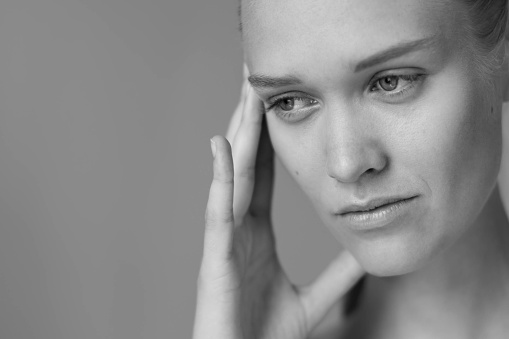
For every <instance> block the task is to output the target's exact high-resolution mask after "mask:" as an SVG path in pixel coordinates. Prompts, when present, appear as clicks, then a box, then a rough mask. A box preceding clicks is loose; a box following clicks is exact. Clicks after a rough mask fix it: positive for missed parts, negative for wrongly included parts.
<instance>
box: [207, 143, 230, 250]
mask: <svg viewBox="0 0 509 339" xmlns="http://www.w3.org/2000/svg"><path fill="white" fill-rule="evenodd" d="M211 148H212V152H213V153H214V148H215V156H214V165H213V167H214V177H213V180H212V184H211V186H210V192H209V200H208V202H207V210H206V212H205V223H206V225H205V239H204V253H203V258H204V260H205V259H206V258H207V260H216V259H219V260H223V259H227V258H228V257H229V255H230V252H231V247H232V244H231V243H232V234H233V160H232V155H231V147H230V144H229V143H228V141H227V140H226V139H225V138H223V137H222V136H215V137H213V138H212V139H211Z"/></svg>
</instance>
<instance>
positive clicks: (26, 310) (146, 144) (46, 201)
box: [0, 0, 509, 339]
mask: <svg viewBox="0 0 509 339" xmlns="http://www.w3.org/2000/svg"><path fill="white" fill-rule="evenodd" d="M236 6H237V0H216V1H207V0H200V1H198V0H180V1H173V0H81V1H79V0H0V338H2V339H4V338H5V339H11V338H16V339H17V338H19V339H45V338H47V339H60V338H65V339H67V338H73V339H74V338H78V339H81V338H122V339H125V338H128V339H130V338H133V339H137V338H175V339H180V338H190V336H191V329H192V321H193V315H194V305H195V287H196V286H195V283H196V277H197V273H198V267H199V263H200V257H201V246H202V235H203V233H202V232H203V216H204V210H205V204H206V200H207V194H208V189H209V184H210V181H211V175H212V167H211V164H212V156H211V154H210V148H209V138H210V137H212V136H213V135H215V134H223V133H224V132H225V130H226V126H227V122H228V120H229V117H230V114H231V112H232V111H233V109H234V107H235V106H236V103H237V100H238V96H239V91H240V84H241V73H242V72H241V70H242V51H241V45H240V37H239V33H238V32H237V25H238V22H237V8H236ZM506 125H507V124H506ZM508 129H509V128H508ZM508 168H509V167H508ZM276 181H277V184H276V190H275V200H274V205H275V206H274V208H275V211H274V223H275V230H276V235H277V239H278V248H279V252H280V256H281V259H282V262H283V265H284V266H285V268H286V269H287V271H288V273H289V275H290V277H291V278H292V279H293V280H294V281H295V282H297V283H305V282H309V281H310V280H311V279H312V278H313V277H315V276H316V275H317V274H318V273H319V272H320V271H321V270H322V269H323V268H324V267H325V265H326V264H327V263H328V261H329V260H330V259H331V258H332V257H333V256H334V255H335V254H336V253H337V252H338V251H339V247H338V245H337V243H336V241H335V240H334V239H333V238H332V236H330V234H329V232H328V231H327V230H326V229H325V227H323V226H322V225H321V223H320V221H319V220H318V218H317V217H316V215H315V213H314V211H313V210H312V208H311V206H310V204H309V203H308V201H307V200H306V198H305V197H304V195H303V194H302V193H301V191H300V190H299V189H298V188H297V187H296V185H295V184H294V183H293V182H292V181H291V179H290V177H289V176H288V175H287V174H286V172H285V171H284V170H283V169H282V168H281V166H280V165H279V163H278V168H277V178H276ZM508 187H509V185H508Z"/></svg>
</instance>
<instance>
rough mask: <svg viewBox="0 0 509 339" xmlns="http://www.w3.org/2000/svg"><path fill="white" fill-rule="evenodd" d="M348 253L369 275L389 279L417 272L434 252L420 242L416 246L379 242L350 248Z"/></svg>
mask: <svg viewBox="0 0 509 339" xmlns="http://www.w3.org/2000/svg"><path fill="white" fill-rule="evenodd" d="M362 247H364V248H362ZM350 252H351V253H352V254H353V256H354V257H355V258H356V259H357V261H358V262H359V264H360V265H361V266H362V267H363V268H364V270H365V271H366V272H368V273H369V274H371V275H375V276H378V277H390V276H398V275H403V274H408V273H412V272H415V271H417V270H419V269H420V268H422V267H423V266H425V265H426V264H427V263H428V262H430V261H431V259H432V255H431V253H432V252H434V251H430V247H429V246H425V245H424V244H423V243H422V242H420V243H419V244H418V245H416V244H411V243H408V242H399V243H394V242H390V241H383V240H379V241H377V242H376V243H375V244H364V246H360V247H359V248H352V249H350Z"/></svg>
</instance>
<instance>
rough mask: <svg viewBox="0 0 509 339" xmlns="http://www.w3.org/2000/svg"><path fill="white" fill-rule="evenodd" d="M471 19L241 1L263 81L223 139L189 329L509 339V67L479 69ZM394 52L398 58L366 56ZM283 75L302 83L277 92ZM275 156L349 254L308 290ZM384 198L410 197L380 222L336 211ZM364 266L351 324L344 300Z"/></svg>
mask: <svg viewBox="0 0 509 339" xmlns="http://www.w3.org/2000/svg"><path fill="white" fill-rule="evenodd" d="M451 13H454V15H453V16H452V15H451ZM465 13H466V12H465V10H464V8H463V7H462V6H461V5H460V3H459V2H457V1H452V0H451V1H419V0H405V1H403V0H390V1H383V2H380V1H376V0H355V1H354V0H342V1H333V0H316V1H305V0H277V1H276V0H263V1H248V0H245V1H244V2H243V3H242V23H243V45H244V50H245V61H246V69H245V78H248V76H249V81H250V82H251V84H252V85H253V86H250V85H249V84H247V82H245V85H244V89H243V92H242V97H241V101H240V103H239V107H238V108H237V110H236V112H235V113H234V115H233V117H232V120H231V122H230V126H229V129H228V132H227V135H226V139H225V138H224V137H221V136H215V137H214V138H213V139H212V140H213V147H212V148H213V153H214V154H215V159H214V180H213V183H212V186H211V191H210V195H209V201H208V205H207V212H206V229H205V242H204V256H203V260H202V266H201V269H200V277H199V283H198V301H197V313H196V319H195V328H194V329H195V330H194V338H195V339H201V338H209V337H221V338H226V339H228V338H231V339H233V338H242V339H246V338H256V339H262V338H328V337H329V335H330V338H337V337H339V336H340V337H342V338H378V339H380V338H382V339H383V338H409V337H410V338H440V337H443V338H479V337H482V338H503V337H504V335H506V333H507V331H508V330H509V327H508V325H507V322H506V321H505V318H504V315H505V316H506V315H507V314H508V313H509V287H508V286H509V251H508V248H509V246H508V245H509V222H508V220H507V215H506V212H505V211H504V207H503V204H502V202H501V199H500V195H499V190H498V188H497V176H498V174H499V170H500V164H501V156H502V130H501V128H502V123H501V120H502V102H503V100H502V97H503V94H504V92H505V91H506V88H505V85H503V84H504V83H506V81H503V80H504V79H506V78H507V74H506V73H503V72H498V73H496V74H498V77H497V78H493V79H486V78H485V77H483V76H482V75H481V74H478V73H476V72H474V70H475V69H476V67H475V66H476V64H475V62H476V59H475V58H474V54H473V53H474V50H473V49H472V48H471V45H469V43H468V42H469V41H468V40H465V37H467V38H468V35H467V33H466V31H465V30H464V27H465V25H464V23H465V21H464V20H466V14H465ZM416 41H417V42H416ZM409 42H415V43H411V45H412V46H413V47H414V48H413V49H412V51H411V52H410V51H409V50H408V48H407V49H406V52H407V53H404V54H401V53H394V48H395V47H394V46H400V47H401V46H402V44H406V45H405V46H406V47H408V46H409V45H408V43H409ZM506 44H507V43H506ZM388 49H389V50H391V51H393V52H391V53H389V55H392V56H394V55H395V54H398V56H397V57H394V58H384V60H383V61H382V62H378V63H372V62H366V60H372V56H373V55H379V53H380V52H381V51H387V50H388ZM396 49H397V50H399V51H400V52H401V48H399V49H398V48H396ZM495 52H496V53H500V55H498V56H499V57H502V56H503V52H504V49H503V48H502V49H500V50H497V51H495ZM400 54H401V55H400ZM385 55H386V56H387V54H385ZM379 61H380V60H379ZM362 65H364V66H365V67H362ZM504 69H507V63H506V64H505V65H504ZM390 76H392V77H391V81H392V83H393V84H394V83H395V81H396V80H397V86H395V88H394V89H391V90H386V88H390V87H383V86H382V85H381V82H379V81H378V80H380V79H382V80H383V79H384V78H387V77H390ZM276 77H277V78H281V77H285V78H286V79H287V80H288V79H289V78H290V80H292V84H288V83H286V84H285V85H284V86H282V85H281V81H280V82H279V84H278V86H270V87H267V84H269V83H270V81H267V79H269V78H276ZM296 79H298V83H296ZM487 80H492V81H493V84H494V86H493V87H490V86H487V85H486V84H487V82H486V81H487ZM272 85H274V83H273V82H272ZM386 85H387V83H386ZM253 87H254V89H253ZM396 92H401V93H400V94H399V95H393V96H390V94H394V93H396ZM283 94H284V95H285V96H287V98H286V101H279V102H278V104H276V105H274V101H275V99H277V98H281V96H282V95H283ZM288 97H289V98H288ZM259 100H261V102H260V101H259ZM262 106H264V107H262ZM292 106H293V110H290V109H291V108H292ZM269 107H270V109H268V108H269ZM264 108H265V109H266V110H267V111H266V112H264ZM264 113H265V114H264ZM269 135H270V138H269ZM274 152H275V153H276V154H277V156H278V157H279V158H280V160H281V162H282V163H283V165H284V166H285V167H286V169H287V170H288V172H289V173H290V174H291V175H292V176H293V178H294V179H295V181H296V182H297V184H298V185H299V186H300V187H301V188H302V189H303V191H304V192H305V193H306V195H307V196H308V197H309V199H310V201H311V202H312V203H313V205H314V206H315V209H316V210H317V212H318V214H319V216H320V217H321V219H322V220H323V222H324V224H325V225H326V226H327V227H328V228H329V229H330V231H331V232H332V234H334V235H335V236H336V238H337V239H338V241H339V242H340V243H341V244H342V246H343V247H344V248H345V249H346V250H345V251H343V252H342V253H341V254H340V255H339V256H338V258H337V259H336V260H335V261H333V262H332V263H331V265H330V267H329V268H328V269H326V270H325V271H324V273H323V274H322V275H321V276H320V277H318V278H317V280H316V281H315V282H314V283H312V284H311V285H309V286H295V285H293V284H292V283H291V282H290V281H289V280H288V278H287V277H286V275H285V274H284V270H283V269H282V267H281V265H280V264H279V260H278V259H277V253H276V251H275V245H274V237H273V232H272V225H271V221H270V202H271V197H272V184H273V156H274V154H273V153H274ZM388 196H399V197H415V198H414V200H413V202H412V204H409V205H408V206H410V207H407V208H405V209H404V213H402V214H401V215H400V216H399V217H398V218H396V219H395V220H394V221H392V222H391V223H389V224H388V225H385V226H384V227H381V228H377V229H369V230H366V229H360V228H356V227H355V226H354V225H353V224H352V222H351V221H350V219H348V218H347V217H344V216H341V215H338V213H337V212H338V210H341V209H343V208H345V207H347V206H348V205H350V204H362V203H364V202H366V201H369V200H370V199H373V198H378V197H388ZM364 271H366V272H368V273H369V275H368V276H367V277H368V279H367V283H366V286H365V290H364V292H363V295H362V299H361V301H360V304H359V306H358V309H357V310H356V313H355V314H354V315H353V316H350V317H346V316H345V315H344V314H343V313H342V312H341V309H342V307H343V306H342V305H343V302H344V301H345V298H343V297H344V296H345V293H347V291H348V290H349V289H350V288H351V286H353V285H354V284H355V282H356V281H357V280H358V279H359V278H360V277H361V276H362V275H363V274H364ZM324 317H329V319H332V320H331V321H330V322H328V324H327V326H326V328H325V329H324V330H322V328H320V325H319V326H318V327H316V326H317V325H318V324H319V323H320V321H321V320H322V319H323V318H324ZM367 324H369V326H366V325H367Z"/></svg>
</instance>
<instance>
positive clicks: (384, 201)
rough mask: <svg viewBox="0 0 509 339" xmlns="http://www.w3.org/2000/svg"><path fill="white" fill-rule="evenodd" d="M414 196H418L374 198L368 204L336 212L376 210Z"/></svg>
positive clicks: (344, 213) (349, 212)
mask: <svg viewBox="0 0 509 339" xmlns="http://www.w3.org/2000/svg"><path fill="white" fill-rule="evenodd" d="M414 198H417V196H411V197H393V198H378V199H373V200H370V201H369V202H367V203H366V204H359V205H356V204H354V205H349V206H347V207H345V208H343V209H342V210H340V211H339V212H336V213H335V214H336V215H340V216H345V215H347V214H351V213H366V212H375V211H376V210H379V209H382V208H384V207H388V206H390V205H393V204H397V203H400V202H406V201H410V200H412V199H414Z"/></svg>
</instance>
